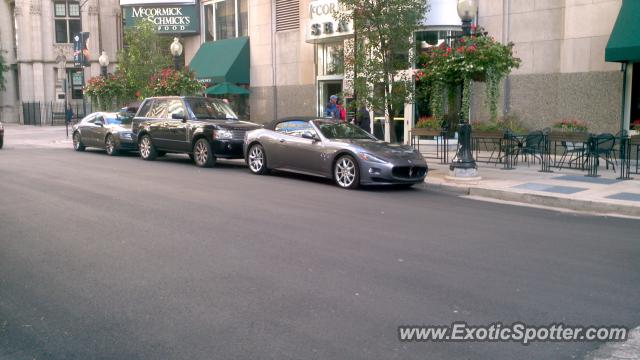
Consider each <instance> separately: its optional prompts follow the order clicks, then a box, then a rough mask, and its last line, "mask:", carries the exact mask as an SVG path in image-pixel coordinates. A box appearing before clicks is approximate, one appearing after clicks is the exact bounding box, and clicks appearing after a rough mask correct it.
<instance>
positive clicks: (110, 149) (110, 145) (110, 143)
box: [104, 134, 119, 156]
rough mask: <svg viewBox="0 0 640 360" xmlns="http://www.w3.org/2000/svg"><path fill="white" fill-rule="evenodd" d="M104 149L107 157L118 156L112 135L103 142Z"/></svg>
mask: <svg viewBox="0 0 640 360" xmlns="http://www.w3.org/2000/svg"><path fill="white" fill-rule="evenodd" d="M104 149H105V150H106V151H107V155H109V156H115V155H118V154H119V151H118V149H116V142H115V140H113V135H111V134H109V135H107V138H106V139H105V140H104Z"/></svg>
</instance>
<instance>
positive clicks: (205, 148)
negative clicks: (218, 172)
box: [193, 139, 216, 168]
mask: <svg viewBox="0 0 640 360" xmlns="http://www.w3.org/2000/svg"><path fill="white" fill-rule="evenodd" d="M193 161H194V162H195V163H196V165H197V166H199V167H205V168H207V167H212V166H213V165H215V164H216V157H215V156H213V152H212V151H211V144H209V141H207V139H198V141H196V144H195V145H193Z"/></svg>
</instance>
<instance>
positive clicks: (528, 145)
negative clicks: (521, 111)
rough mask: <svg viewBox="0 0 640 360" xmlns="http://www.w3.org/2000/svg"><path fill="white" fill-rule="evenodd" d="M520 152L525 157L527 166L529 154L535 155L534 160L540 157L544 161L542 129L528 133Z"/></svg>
mask: <svg viewBox="0 0 640 360" xmlns="http://www.w3.org/2000/svg"><path fill="white" fill-rule="evenodd" d="M520 154H522V155H523V156H524V157H525V160H526V161H527V166H529V155H531V156H532V157H533V159H534V161H535V159H536V158H538V159H540V162H542V156H544V133H543V132H542V131H540V130H538V131H533V132H530V133H528V134H527V136H525V138H524V142H523V143H522V148H521V149H520Z"/></svg>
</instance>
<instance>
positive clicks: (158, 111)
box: [147, 100, 167, 119]
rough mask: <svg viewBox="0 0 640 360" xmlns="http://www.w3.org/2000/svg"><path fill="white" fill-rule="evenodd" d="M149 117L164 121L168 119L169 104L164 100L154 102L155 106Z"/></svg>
mask: <svg viewBox="0 0 640 360" xmlns="http://www.w3.org/2000/svg"><path fill="white" fill-rule="evenodd" d="M147 117H150V118H155V119H164V118H166V117H167V102H166V101H163V100H156V101H154V102H153V106H152V107H151V110H149V113H148V114H147Z"/></svg>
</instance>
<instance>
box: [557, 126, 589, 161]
mask: <svg viewBox="0 0 640 360" xmlns="http://www.w3.org/2000/svg"><path fill="white" fill-rule="evenodd" d="M589 138H590V134H589V133H585V132H562V131H561V132H555V131H552V132H551V133H549V143H550V144H551V143H553V155H554V156H553V165H552V166H553V167H560V168H561V169H562V167H563V165H564V160H565V159H566V156H567V155H569V153H575V154H577V156H576V157H575V158H573V159H572V158H569V162H568V166H567V167H568V168H571V167H572V166H571V164H572V163H575V164H576V166H575V168H578V169H584V164H585V159H584V155H585V152H586V150H587V146H586V145H587V143H588V142H589ZM562 143H564V145H562ZM558 144H560V146H561V147H563V148H564V149H565V152H564V153H563V154H562V155H563V156H561V157H560V161H559V163H558V159H557V154H558ZM578 163H580V165H579V166H578Z"/></svg>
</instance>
